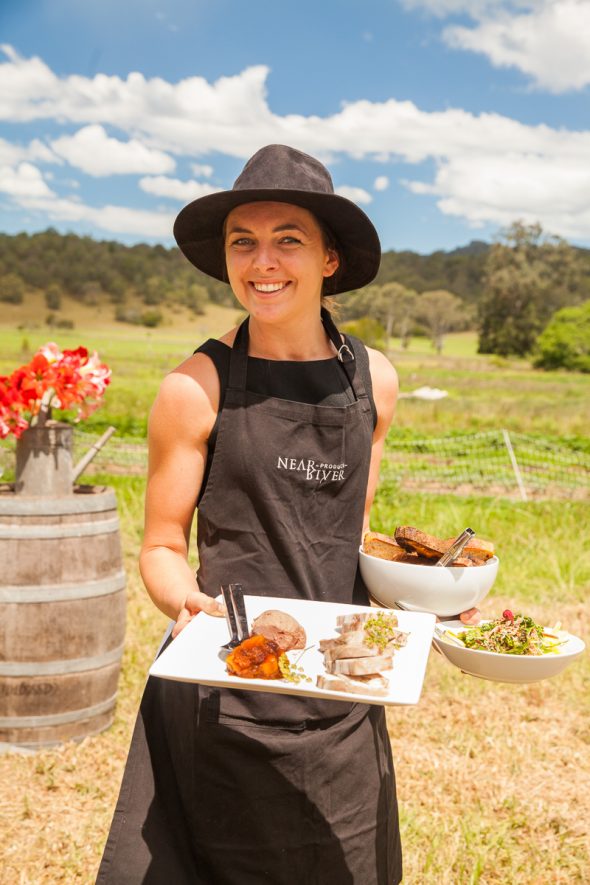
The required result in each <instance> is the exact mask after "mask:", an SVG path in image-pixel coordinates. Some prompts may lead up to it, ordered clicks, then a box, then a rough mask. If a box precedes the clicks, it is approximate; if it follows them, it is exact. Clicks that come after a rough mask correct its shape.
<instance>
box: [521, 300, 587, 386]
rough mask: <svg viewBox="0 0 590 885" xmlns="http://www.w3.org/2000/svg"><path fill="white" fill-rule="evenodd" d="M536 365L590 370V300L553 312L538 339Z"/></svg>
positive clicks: (582, 370)
mask: <svg viewBox="0 0 590 885" xmlns="http://www.w3.org/2000/svg"><path fill="white" fill-rule="evenodd" d="M535 349H536V356H535V359H534V365H535V366H538V367H539V368H541V369H562V368H563V369H572V370H576V371H578V372H590V301H586V302H584V304H581V305H580V306H579V307H564V308H562V309H561V310H558V311H557V312H556V313H554V314H553V316H552V317H551V319H550V320H549V323H548V324H547V326H546V327H545V329H544V330H543V331H542V332H541V334H540V335H539V337H538V338H537V344H536V348H535Z"/></svg>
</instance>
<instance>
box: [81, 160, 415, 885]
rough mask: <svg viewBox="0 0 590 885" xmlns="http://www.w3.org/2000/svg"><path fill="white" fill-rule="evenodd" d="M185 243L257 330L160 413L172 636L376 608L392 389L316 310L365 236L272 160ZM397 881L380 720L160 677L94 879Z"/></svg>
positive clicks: (347, 205) (184, 236)
mask: <svg viewBox="0 0 590 885" xmlns="http://www.w3.org/2000/svg"><path fill="white" fill-rule="evenodd" d="M174 231H175V236H176V239H177V242H178V244H179V246H180V248H181V249H182V251H183V252H184V254H185V255H186V256H187V257H188V259H189V260H190V261H191V262H192V263H193V264H194V265H196V266H197V267H198V268H200V269H201V270H204V271H205V272H206V273H208V274H210V275H211V276H213V277H215V278H217V279H228V280H229V283H230V284H231V286H232V289H233V291H234V293H235V295H236V297H237V299H238V301H239V302H240V303H241V304H242V306H243V307H244V309H245V310H246V311H247V312H248V314H249V320H248V321H246V322H245V323H244V324H242V326H240V328H239V329H237V330H236V329H234V330H232V331H231V332H228V333H227V334H226V335H224V336H223V337H222V338H221V339H220V340H219V341H209V342H206V344H205V345H203V346H202V347H201V348H199V350H198V351H196V352H195V354H194V355H193V356H192V357H190V358H189V359H188V360H186V361H185V362H184V363H182V364H181V365H180V366H179V367H178V368H177V369H176V370H174V371H173V372H171V373H170V374H169V375H168V376H167V377H166V378H165V380H164V382H163V383H162V386H161V389H160V392H159V394H158V397H157V400H156V402H155V405H154V407H153V410H152V413H151V416H150V427H149V436H150V467H149V478H148V489H147V498H146V526H145V537H144V544H143V548H142V553H141V560H140V567H141V573H142V577H143V579H144V582H145V584H146V587H147V589H148V592H149V593H150V596H151V597H152V599H153V601H154V603H155V604H156V605H157V606H158V608H160V609H161V610H162V611H163V612H165V613H166V614H167V615H169V616H170V618H172V619H173V620H174V621H175V622H176V624H175V627H174V630H173V635H177V634H178V632H179V631H180V630H182V629H183V627H184V626H185V625H186V624H187V623H188V622H189V620H190V619H191V618H193V617H195V616H199V617H205V616H206V615H204V614H201V613H202V612H206V613H208V614H219V613H220V607H219V606H218V604H217V603H216V602H215V601H214V597H216V596H217V595H218V593H219V586H220V584H222V583H223V584H227V583H230V582H239V583H241V584H242V585H243V586H244V588H245V590H246V592H251V593H254V594H259V595H268V596H292V597H302V598H306V599H317V600H330V601H337V602H343V603H350V602H356V603H361V604H362V603H364V604H367V603H368V596H367V592H366V589H365V587H364V585H363V584H362V581H361V579H360V577H359V574H358V570H357V559H358V555H357V550H358V544H359V542H360V539H361V536H362V531H363V528H367V527H368V516H369V510H370V507H371V503H372V500H373V496H374V492H375V487H376V483H377V477H378V470H379V461H380V458H381V453H382V449H383V442H384V439H385V435H386V433H387V429H388V427H389V424H390V422H391V419H392V416H393V411H394V405H395V399H396V393H397V380H396V375H395V371H394V370H393V368H392V367H391V365H390V363H389V361H388V360H387V359H386V358H385V357H384V356H383V355H382V354H380V353H377V352H375V351H367V350H366V349H365V348H364V347H363V346H362V344H361V343H360V342H358V341H356V340H353V339H343V338H342V337H341V336H340V335H339V333H338V332H337V330H336V328H335V326H334V324H333V322H332V320H331V318H330V315H329V313H328V312H327V311H326V310H325V309H322V308H321V298H322V293H330V294H335V293H338V292H342V291H346V290H349V289H353V288H358V287H360V286H362V285H365V284H367V283H368V282H370V280H371V279H373V277H374V275H375V273H376V271H377V268H378V264H379V258H380V250H379V240H378V237H377V234H376V232H375V229H374V228H373V225H372V224H371V222H370V221H369V219H368V218H367V217H366V215H365V214H364V213H363V212H362V211H361V210H360V209H359V208H358V207H357V206H356V205H355V204H353V203H351V202H349V201H348V200H346V199H344V198H343V197H339V196H336V195H335V194H334V192H333V187H332V182H331V179H330V176H329V173H328V172H327V170H326V169H325V168H324V167H323V166H322V165H321V164H320V163H319V162H318V161H316V160H314V159H313V158H312V157H309V156H307V155H306V154H303V153H301V152H299V151H296V150H293V149H292V148H289V147H285V146H282V145H270V146H268V147H266V148H263V149H262V150H260V151H258V153H257V154H255V155H254V157H252V158H251V159H250V160H249V162H248V163H247V164H246V166H245V168H244V170H243V172H242V174H241V175H240V177H239V178H238V180H237V181H236V183H235V185H234V187H233V189H232V190H231V191H229V192H226V193H219V194H213V195H210V196H207V197H203V198H201V199H199V200H196V201H194V202H193V203H191V204H189V205H188V206H187V207H185V208H184V209H183V210H182V212H181V213H180V215H179V217H178V219H177V221H176V224H175V229H174ZM327 465H332V468H333V469H331V470H330V471H328V472H327V473H326V470H325V469H324V468H325V467H326V466H327ZM197 504H198V524H197V540H198V548H199V562H200V564H199V570H198V574H197V580H198V588H195V582H194V577H193V574H192V572H191V570H190V568H189V566H188V564H187V548H188V544H189V535H190V527H191V522H192V518H193V514H194V511H195V506H196V505H197ZM400 880H401V849H400V842H399V829H398V817H397V805H396V798H395V783H394V774H393V764H392V760H391V752H390V747H389V740H388V736H387V732H386V727H385V716H384V712H383V708H381V707H377V706H371V707H369V706H365V705H362V704H350V703H345V702H341V701H324V700H315V699H314V700H311V699H305V698H295V697H291V696H286V695H267V694H263V693H257V692H245V691H226V690H217V689H208V688H206V687H204V686H195V685H189V684H184V683H176V682H168V681H166V680H158V679H153V678H152V679H150V680H149V681H148V684H147V687H146V691H145V694H144V697H143V700H142V705H141V710H140V716H139V718H138V722H137V725H136V729H135V733H134V736H133V741H132V746H131V750H130V755H129V761H128V764H127V768H126V771H125V776H124V780H123V785H122V788H121V796H120V798H119V803H118V806H117V809H116V812H115V817H114V821H113V825H112V828H111V833H110V836H109V840H108V842H107V846H106V849H105V854H104V857H103V861H102V864H101V868H100V871H99V876H98V882H99V883H106V882H109V883H113V885H126V883H140V882H141V883H156V885H157V883H171V885H184V883H186V885H189V883H190V885H225V883H227V885H234V883H235V885H248V883H251V885H259V883H262V882H269V883H277V885H283V883H284V885H291V883H298V885H299V883H301V885H303V883H307V885H309V883H318V885H319V883H321V885H330V883H334V885H336V883H337V885H344V883H359V885H372V883H375V885H377V883H379V885H381V883H382V885H391V883H397V882H399V881H400Z"/></svg>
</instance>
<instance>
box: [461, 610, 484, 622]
mask: <svg viewBox="0 0 590 885" xmlns="http://www.w3.org/2000/svg"><path fill="white" fill-rule="evenodd" d="M459 618H460V619H461V620H462V621H463V623H464V624H479V622H480V621H481V612H480V610H479V609H478V608H470V609H468V611H466V612H461V614H460V615H459Z"/></svg>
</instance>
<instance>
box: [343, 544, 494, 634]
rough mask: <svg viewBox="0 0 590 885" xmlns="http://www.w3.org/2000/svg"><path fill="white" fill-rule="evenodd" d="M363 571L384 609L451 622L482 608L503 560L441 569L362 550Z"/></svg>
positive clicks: (371, 592)
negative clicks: (405, 610) (477, 608)
mask: <svg viewBox="0 0 590 885" xmlns="http://www.w3.org/2000/svg"><path fill="white" fill-rule="evenodd" d="M359 557H360V570H361V575H362V578H363V581H364V582H365V584H366V586H367V589H368V590H369V593H370V594H371V596H372V597H373V598H374V599H375V600H376V601H377V602H379V603H380V604H381V605H384V606H388V607H389V608H393V607H394V606H395V605H399V606H400V607H401V608H405V609H407V610H408V611H412V612H432V614H435V615H438V617H439V618H449V617H452V616H453V615H458V614H460V613H461V612H464V611H467V610H468V609H470V608H473V607H474V606H477V605H479V603H480V602H481V601H482V599H484V598H485V596H487V594H488V593H489V591H490V589H491V587H492V584H493V583H494V581H495V580H496V575H497V573H498V566H499V564H500V563H499V560H498V557H497V556H492V558H491V559H488V561H487V562H486V563H485V565H473V566H453V567H450V566H449V567H447V568H439V567H438V566H435V565H413V564H412V563H410V562H390V561H389V560H387V559H379V558H378V557H376V556H369V554H368V553H364V552H363V549H362V547H361V548H360V550H359Z"/></svg>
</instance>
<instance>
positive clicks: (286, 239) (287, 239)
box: [281, 237, 301, 244]
mask: <svg viewBox="0 0 590 885" xmlns="http://www.w3.org/2000/svg"><path fill="white" fill-rule="evenodd" d="M281 243H287V244H291V243H301V240H299V239H298V238H297V237H283V238H282V240H281Z"/></svg>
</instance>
